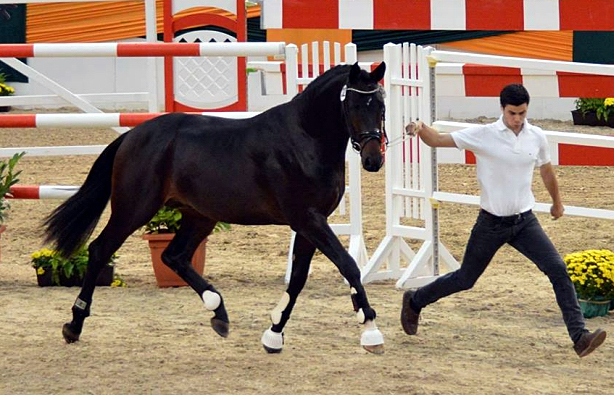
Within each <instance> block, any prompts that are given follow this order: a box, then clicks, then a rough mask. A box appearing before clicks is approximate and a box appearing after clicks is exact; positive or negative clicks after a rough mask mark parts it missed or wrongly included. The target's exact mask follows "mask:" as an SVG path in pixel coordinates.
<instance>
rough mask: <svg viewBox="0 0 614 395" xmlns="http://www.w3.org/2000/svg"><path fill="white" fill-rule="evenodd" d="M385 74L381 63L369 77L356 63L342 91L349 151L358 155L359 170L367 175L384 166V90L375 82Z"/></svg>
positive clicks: (384, 66) (383, 64)
mask: <svg viewBox="0 0 614 395" xmlns="http://www.w3.org/2000/svg"><path fill="white" fill-rule="evenodd" d="M385 71H386V64H385V63H384V62H382V63H381V64H380V65H379V66H377V68H376V69H375V70H373V71H372V72H370V73H369V72H367V71H364V70H361V69H360V67H359V66H358V63H355V64H354V65H352V67H351V69H350V74H349V77H348V81H347V83H346V85H345V86H344V87H343V89H342V90H341V101H342V108H343V113H344V116H345V119H346V124H347V126H348V129H349V132H350V139H351V141H352V147H354V149H355V150H356V151H358V152H359V153H360V158H361V161H362V167H364V168H365V170H367V171H378V170H379V169H380V168H381V167H382V165H383V164H384V156H383V151H384V148H385V144H386V133H385V131H384V110H385V108H384V88H383V87H382V86H381V85H379V83H378V82H379V81H380V80H381V79H382V78H383V77H384V73H385Z"/></svg>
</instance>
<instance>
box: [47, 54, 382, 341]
mask: <svg viewBox="0 0 614 395" xmlns="http://www.w3.org/2000/svg"><path fill="white" fill-rule="evenodd" d="M385 69H386V66H385V64H384V63H382V64H381V65H380V66H379V67H377V68H376V69H375V70H373V71H372V72H370V73H369V72H367V71H364V70H361V69H360V68H359V67H358V64H354V65H352V66H350V65H343V66H337V67H335V68H332V69H331V70H329V71H327V72H326V73H324V74H322V75H321V76H320V77H318V78H316V79H315V80H314V81H313V82H311V84H309V86H307V88H306V89H305V90H304V91H303V92H302V93H299V94H298V95H297V96H296V97H294V98H293V99H292V100H291V101H290V102H288V103H285V104H282V105H279V106H277V107H274V108H271V109H270V110H268V111H266V112H263V113H262V114H259V115H257V116H255V117H253V118H249V119H240V120H236V119H224V118H220V117H212V116H201V115H194V114H182V113H172V114H167V115H163V116H160V117H157V118H155V119H152V120H150V121H147V122H145V123H142V124H141V125H139V126H137V127H135V128H134V129H132V130H130V131H129V132H127V133H125V134H123V135H121V136H120V137H118V138H117V139H116V140H115V141H113V142H112V143H111V144H109V146H108V147H107V148H106V149H105V150H104V151H103V152H102V154H100V156H99V157H98V158H97V159H96V161H95V163H94V165H93V166H92V169H91V170H90V172H89V174H88V176H87V178H86V180H85V182H84V184H83V185H82V187H81V188H80V189H79V192H78V193H77V194H75V195H73V196H72V197H71V198H70V199H68V200H67V201H65V202H64V203H63V204H62V205H60V206H59V207H57V208H56V209H55V210H54V211H53V212H52V213H51V214H50V215H49V217H48V218H47V219H46V221H45V226H46V230H45V232H46V241H47V242H53V243H54V244H55V247H56V249H57V250H58V251H59V253H60V254H62V255H63V256H70V255H71V254H72V253H73V252H75V251H76V250H77V249H78V248H79V247H80V246H81V245H83V244H84V243H85V242H86V241H87V239H88V238H89V236H90V235H91V234H92V232H93V230H94V228H95V226H96V224H97V222H98V220H99V219H100V215H101V214H102V212H103V210H104V208H105V206H106V204H107V202H108V201H109V198H110V199H111V210H112V211H111V217H110V219H109V222H108V223H107V224H106V226H105V228H104V229H103V230H102V232H101V233H100V235H99V236H98V237H97V238H96V239H95V240H94V241H93V242H92V243H91V244H90V245H89V262H88V268H87V272H86V275H85V279H84V282H83V286H82V288H81V291H80V293H79V296H78V297H77V299H76V301H75V303H74V305H73V307H72V315H73V318H72V321H71V322H70V323H66V324H65V325H64V327H63V330H62V334H63V336H64V339H65V340H66V341H67V342H68V343H72V342H75V341H77V340H79V336H80V334H81V332H82V329H83V322H84V321H85V318H86V317H88V316H89V314H90V307H91V304H92V296H93V293H94V288H95V282H96V278H97V277H98V273H99V272H100V270H101V268H102V266H103V265H104V263H105V262H107V261H108V260H109V258H110V257H111V255H112V254H113V253H114V252H115V251H116V250H117V249H118V248H119V247H120V246H121V245H122V243H123V242H124V241H125V240H126V238H127V237H128V236H130V235H131V234H132V233H133V232H134V231H136V230H137V229H139V228H140V227H142V226H143V225H144V224H145V223H147V222H148V221H149V220H150V219H151V218H152V217H153V215H154V214H155V213H156V212H157V210H158V209H159V208H160V207H162V205H165V204H166V205H168V206H172V207H177V208H179V209H180V210H181V212H182V214H183V219H182V225H181V228H180V229H179V231H178V233H177V234H176V236H175V238H174V239H173V241H172V242H171V243H170V245H169V246H168V248H167V249H166V250H165V251H164V253H163V254H162V259H163V261H164V263H165V264H166V265H168V266H169V267H170V268H171V269H172V270H173V271H174V272H175V273H177V274H178V275H179V276H180V277H181V278H182V279H184V280H185V281H186V283H188V284H189V285H190V286H191V287H192V288H193V289H194V291H196V292H197V293H198V294H199V295H200V297H201V298H202V300H203V302H204V305H205V308H206V309H207V310H209V311H213V313H214V316H213V317H212V318H211V326H212V328H213V329H214V330H215V332H217V333H218V334H219V335H220V336H223V337H226V336H228V331H229V319H228V315H227V313H226V309H225V307H224V301H223V299H222V296H221V295H220V293H219V292H218V291H217V290H216V289H215V288H214V287H213V286H212V285H211V284H209V282H208V281H207V280H205V279H203V278H202V277H201V276H200V275H198V274H197V273H196V272H195V271H194V270H193V268H192V266H191V265H190V259H191V257H192V255H193V253H194V250H195V249H196V247H197V246H198V244H199V243H200V242H201V241H202V240H203V239H204V238H205V237H207V236H208V235H209V234H210V233H211V231H212V230H213V228H214V226H215V224H216V223H217V222H218V221H224V222H228V223H235V224H245V225H259V224H281V225H289V226H290V227H291V228H292V229H293V230H294V231H295V232H296V233H297V235H296V238H295V242H294V257H293V259H294V262H293V264H292V275H291V279H290V283H289V284H288V287H287V290H286V292H285V293H284V294H283V296H282V298H281V300H280V302H279V304H278V305H277V306H276V307H275V309H273V311H272V312H271V321H272V326H271V327H270V328H269V329H267V330H266V331H265V332H264V334H263V336H262V343H263V345H264V347H265V349H266V350H267V351H268V352H280V351H281V349H282V346H283V328H284V326H285V325H286V322H287V321H288V319H289V318H290V313H291V311H292V308H293V307H294V304H295V302H296V298H297V297H298V294H299V293H300V292H301V290H302V288H303V286H304V285H305V281H306V280H307V275H308V273H309V266H310V263H311V258H312V257H313V254H314V252H315V249H316V248H317V249H319V250H320V251H322V253H324V254H325V255H326V256H327V257H328V258H329V259H330V260H331V261H332V262H333V263H334V264H335V265H336V266H337V268H338V269H339V271H340V272H341V274H342V275H343V277H345V278H346V279H347V281H348V283H349V285H350V287H351V288H350V291H351V298H352V302H353V306H354V310H355V312H356V314H357V317H358V320H359V322H360V323H362V324H364V325H365V331H364V332H363V334H362V337H361V344H362V345H363V347H365V348H366V349H368V350H369V351H371V352H383V343H384V339H383V336H382V334H381V332H380V331H379V330H378V329H377V327H376V326H375V323H374V320H375V311H374V310H373V309H372V308H371V306H370V305H369V302H368V300H367V295H366V293H365V290H364V288H363V286H362V284H361V282H360V272H359V269H358V267H357V265H356V262H355V261H354V260H353V259H352V257H351V256H350V255H349V254H348V253H347V252H346V250H345V249H344V248H343V246H342V244H341V243H340V241H339V239H338V238H337V237H336V236H335V234H334V233H333V231H332V230H331V228H330V227H329V225H328V223H327V217H328V216H329V215H330V214H331V213H332V212H333V210H334V209H335V208H336V207H337V205H338V204H339V201H340V199H341V197H342V195H343V192H344V189H345V153H346V147H347V145H348V140H351V143H352V145H353V147H354V148H355V149H356V150H357V151H359V152H360V156H361V161H362V166H363V167H364V168H365V169H366V170H368V171H378V170H379V169H380V168H381V167H382V164H383V155H382V150H381V145H382V142H383V141H385V134H384V132H383V116H384V102H383V89H382V88H381V87H380V85H379V84H378V81H380V80H381V79H382V78H383V76H384V72H385Z"/></svg>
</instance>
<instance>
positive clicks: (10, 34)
mask: <svg viewBox="0 0 614 395" xmlns="http://www.w3.org/2000/svg"><path fill="white" fill-rule="evenodd" d="M25 42H26V6H25V4H21V5H17V4H1V5H0V44H18V43H25ZM22 61H24V62H25V59H22ZM0 73H3V74H6V80H7V81H16V82H27V81H28V79H27V78H26V77H25V76H24V75H22V74H21V73H18V72H16V71H15V70H13V69H12V68H10V67H8V66H7V65H5V64H4V63H2V62H0Z"/></svg>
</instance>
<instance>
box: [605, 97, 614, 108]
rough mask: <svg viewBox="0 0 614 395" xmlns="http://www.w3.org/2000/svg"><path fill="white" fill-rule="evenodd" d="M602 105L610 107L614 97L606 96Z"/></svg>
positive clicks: (613, 102)
mask: <svg viewBox="0 0 614 395" xmlns="http://www.w3.org/2000/svg"><path fill="white" fill-rule="evenodd" d="M603 105H604V106H606V107H610V106H612V105H614V97H608V98H607V99H605V100H604V101H603Z"/></svg>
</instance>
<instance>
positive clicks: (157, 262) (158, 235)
mask: <svg viewBox="0 0 614 395" xmlns="http://www.w3.org/2000/svg"><path fill="white" fill-rule="evenodd" d="M180 226H181V212H180V211H179V210H177V209H175V208H170V207H167V206H164V207H162V208H161V209H160V210H158V212H157V213H156V215H154V217H153V218H152V219H151V220H150V221H149V222H148V223H147V224H146V225H145V233H144V234H143V236H142V237H143V239H144V240H147V241H148V242H149V249H150V252H151V262H152V265H153V269H154V274H155V276H156V283H157V284H158V287H160V288H164V287H181V286H186V285H188V284H187V283H186V282H185V281H183V279H182V278H181V277H179V276H178V275H177V274H176V273H175V272H173V271H172V270H171V269H170V268H169V267H168V266H166V265H165V264H164V262H162V252H163V251H164V250H165V249H166V247H167V246H168V244H169V243H170V242H171V240H172V239H173V238H174V237H175V233H176V232H177V230H178V229H179V227H180ZM229 228H230V226H229V225H228V224H227V223H224V222H218V223H217V224H216V226H215V229H214V230H213V231H214V232H218V231H220V230H227V229H229ZM206 245H207V239H206V238H205V239H204V240H203V241H202V242H201V243H200V245H199V246H198V248H197V249H196V251H195V252H194V255H193V256H192V266H193V267H194V269H195V270H196V272H197V273H198V274H200V275H201V276H202V275H203V273H204V270H205V251H206Z"/></svg>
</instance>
